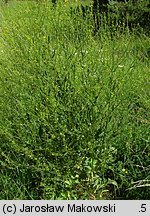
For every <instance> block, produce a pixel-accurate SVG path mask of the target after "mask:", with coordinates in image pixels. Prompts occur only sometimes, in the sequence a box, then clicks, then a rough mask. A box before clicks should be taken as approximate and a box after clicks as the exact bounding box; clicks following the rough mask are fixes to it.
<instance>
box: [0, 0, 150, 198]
mask: <svg viewBox="0 0 150 216" xmlns="http://www.w3.org/2000/svg"><path fill="white" fill-rule="evenodd" d="M0 16H1V19H0V20H1V21H0V73H1V76H0V77H1V79H0V86H1V90H0V93H1V102H0V106H1V119H0V121H1V123H0V134H1V135H0V139H1V141H0V144H1V146H0V162H1V164H0V166H1V168H0V170H1V171H0V172H1V175H0V187H1V188H0V198H1V199H149V197H150V186H149V185H150V145H149V143H150V137H149V129H150V127H149V126H150V100H149V98H150V91H149V90H150V76H149V69H150V65H149V62H150V61H149V55H148V46H149V42H150V41H149V37H147V36H145V35H144V34H142V33H141V34H140V35H138V36H136V35H135V34H134V33H130V32H129V31H128V29H127V28H124V31H123V32H122V31H121V32H120V31H119V27H118V25H116V26H115V25H114V26H113V27H112V26H111V29H109V26H108V25H105V24H104V25H102V27H101V28H100V30H99V33H98V34H97V36H95V37H94V36H93V28H94V27H93V26H94V24H93V17H92V15H91V18H90V17H88V18H83V16H82V15H81V16H80V15H79V14H78V16H77V15H76V14H70V9H69V7H68V4H63V5H57V7H56V8H53V7H52V4H51V3H50V2H49V1H44V2H43V3H40V4H37V3H34V2H13V3H10V4H8V5H7V6H6V7H1V9H0ZM89 16H90V15H89ZM112 31H113V32H114V35H115V36H114V37H112Z"/></svg>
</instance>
